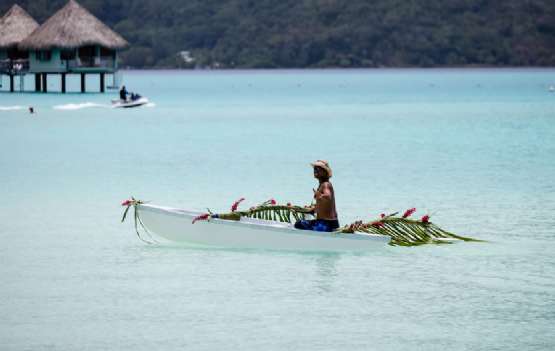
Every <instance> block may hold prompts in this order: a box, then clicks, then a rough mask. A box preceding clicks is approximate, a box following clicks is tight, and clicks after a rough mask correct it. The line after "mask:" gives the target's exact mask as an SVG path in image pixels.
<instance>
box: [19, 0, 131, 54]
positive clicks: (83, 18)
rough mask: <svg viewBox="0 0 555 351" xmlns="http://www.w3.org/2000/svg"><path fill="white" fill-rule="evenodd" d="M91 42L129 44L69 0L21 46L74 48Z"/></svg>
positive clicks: (116, 46) (117, 46) (109, 45)
mask: <svg viewBox="0 0 555 351" xmlns="http://www.w3.org/2000/svg"><path fill="white" fill-rule="evenodd" d="M87 45H100V46H103V47H106V48H110V49H121V48H124V47H126V46H127V45H129V44H128V43H127V41H126V40H125V39H123V38H122V37H121V36H120V35H119V34H117V33H115V32H114V31H113V30H111V29H110V28H108V26H106V25H105V24H104V23H102V22H100V20H98V18H96V17H94V16H93V15H92V14H91V13H90V12H89V11H87V10H86V9H85V8H83V7H82V6H81V5H79V4H78V3H77V2H76V1H74V0H69V2H68V3H67V4H66V5H65V6H64V7H63V8H62V9H61V10H59V11H58V12H56V13H55V14H54V15H53V16H52V17H50V18H49V19H48V20H47V21H46V22H44V24H42V25H41V26H40V27H39V28H38V29H37V30H35V31H34V32H33V33H32V34H31V35H29V37H27V39H25V40H24V41H23V42H22V43H21V44H20V45H19V46H20V48H24V49H35V50H44V49H51V48H63V49H73V48H78V47H81V46H87Z"/></svg>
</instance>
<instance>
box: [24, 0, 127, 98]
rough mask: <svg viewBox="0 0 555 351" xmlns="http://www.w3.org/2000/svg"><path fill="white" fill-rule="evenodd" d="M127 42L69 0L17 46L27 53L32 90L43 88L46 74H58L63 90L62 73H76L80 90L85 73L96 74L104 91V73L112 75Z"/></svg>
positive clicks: (45, 87) (64, 78)
mask: <svg viewBox="0 0 555 351" xmlns="http://www.w3.org/2000/svg"><path fill="white" fill-rule="evenodd" d="M128 45H129V44H128V43H127V41H126V40H125V39H123V38H122V37H121V36H120V35H119V34H117V33H115V32H114V31H112V30H111V29H110V28H108V26H106V25H105V24H104V23H102V22H101V21H100V20H98V19H97V18H96V17H95V16H94V15H92V14H91V13H90V12H89V11H88V10H86V9H85V8H83V7H82V6H81V5H79V4H78V3H77V2H76V1H75V0H69V2H68V3H67V4H66V5H65V6H64V7H63V8H62V9H60V10H59V11H58V12H56V13H55V14H54V15H53V16H52V17H50V18H49V19H48V20H47V21H46V22H44V23H43V24H42V25H40V26H39V27H38V28H37V29H35V30H34V31H33V32H32V33H31V34H30V35H28V36H27V37H26V38H25V39H24V40H22V41H21V42H20V43H19V44H18V49H19V50H27V51H28V53H29V69H28V72H29V73H34V74H35V90H36V91H42V92H47V87H48V84H47V79H48V77H49V76H59V77H60V78H61V82H60V83H61V91H62V93H65V92H66V75H67V74H78V75H80V76H81V92H83V93H84V92H85V91H86V84H85V83H86V75H87V74H98V75H99V77H100V91H101V92H104V91H105V75H106V74H112V75H114V77H116V74H117V71H118V51H119V50H122V49H124V48H126V47H127V46H128ZM114 81H115V78H114ZM115 85H117V84H115Z"/></svg>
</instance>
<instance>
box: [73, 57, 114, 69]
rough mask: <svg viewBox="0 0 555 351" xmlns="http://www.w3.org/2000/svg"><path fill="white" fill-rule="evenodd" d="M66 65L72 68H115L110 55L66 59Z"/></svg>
mask: <svg viewBox="0 0 555 351" xmlns="http://www.w3.org/2000/svg"><path fill="white" fill-rule="evenodd" d="M67 67H68V68H69V69H73V68H115V60H114V59H113V58H111V57H86V58H77V59H73V60H67Z"/></svg>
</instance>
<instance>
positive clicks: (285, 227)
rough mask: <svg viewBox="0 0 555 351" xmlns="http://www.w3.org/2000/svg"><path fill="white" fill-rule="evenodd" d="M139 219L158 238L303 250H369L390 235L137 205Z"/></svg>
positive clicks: (218, 245) (234, 246)
mask: <svg viewBox="0 0 555 351" xmlns="http://www.w3.org/2000/svg"><path fill="white" fill-rule="evenodd" d="M135 211H137V212H136V214H135V215H136V216H137V217H136V218H138V221H139V222H140V224H142V226H144V229H145V230H146V232H147V233H148V234H149V235H150V236H152V238H153V239H154V240H156V241H162V242H163V241H166V242H171V243H182V244H189V245H193V246H202V247H214V248H232V249H270V250H301V251H369V250H373V249H376V248H383V247H384V246H385V245H386V244H388V243H389V241H390V239H391V237H389V236H386V235H376V234H367V233H353V234H345V233H334V232H331V233H330V232H317V231H309V230H299V229H295V228H294V226H293V224H290V223H283V222H276V221H269V220H262V219H255V218H246V217H241V219H240V220H239V221H234V220H225V219H219V218H211V219H210V220H209V221H197V222H196V223H194V224H193V223H192V222H193V219H195V218H196V217H197V216H199V215H202V213H201V212H196V211H189V210H184V209H177V208H171V207H162V206H155V205H150V204H144V203H141V204H137V205H136V206H135Z"/></svg>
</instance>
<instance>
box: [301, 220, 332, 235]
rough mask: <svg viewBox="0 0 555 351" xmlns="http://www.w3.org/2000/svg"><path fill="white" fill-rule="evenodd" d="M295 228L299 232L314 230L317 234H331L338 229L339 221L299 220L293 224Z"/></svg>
mask: <svg viewBox="0 0 555 351" xmlns="http://www.w3.org/2000/svg"><path fill="white" fill-rule="evenodd" d="M295 228H297V229H301V230H314V231H317V232H333V231H334V230H336V229H337V228H339V221H338V220H337V219H334V220H331V219H312V220H306V219H301V220H300V221H297V222H296V223H295Z"/></svg>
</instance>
